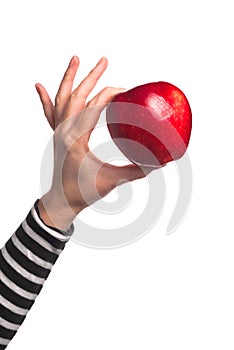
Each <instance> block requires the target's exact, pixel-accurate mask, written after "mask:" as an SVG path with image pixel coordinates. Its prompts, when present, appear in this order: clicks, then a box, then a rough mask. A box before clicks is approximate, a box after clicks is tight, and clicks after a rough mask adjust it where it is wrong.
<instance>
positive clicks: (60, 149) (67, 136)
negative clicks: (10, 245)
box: [36, 56, 152, 230]
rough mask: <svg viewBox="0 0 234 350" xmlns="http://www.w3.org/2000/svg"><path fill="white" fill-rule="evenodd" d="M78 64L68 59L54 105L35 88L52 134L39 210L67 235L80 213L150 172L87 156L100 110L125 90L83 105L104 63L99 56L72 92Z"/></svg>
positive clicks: (101, 94)
mask: <svg viewBox="0 0 234 350" xmlns="http://www.w3.org/2000/svg"><path fill="white" fill-rule="evenodd" d="M79 63H80V61H79V58H78V57H77V56H74V57H73V58H72V59H71V61H70V63H69V65H68V68H67V70H66V72H65V74H64V77H63V79H62V81H61V84H60V86H59V89H58V92H57V95H56V98H55V103H54V104H53V102H52V101H51V99H50V97H49V94H48V93H47V91H46V89H45V88H44V87H43V86H42V85H41V84H36V89H37V92H38V94H39V96H40V99H41V102H42V106H43V109H44V113H45V116H46V118H47V120H48V122H49V124H50V126H51V128H52V129H53V130H54V172H53V179H52V185H51V188H50V190H49V191H48V192H47V193H45V194H44V195H43V196H42V197H41V198H40V200H39V204H38V208H39V211H40V216H41V219H42V220H43V221H44V223H45V224H47V225H49V226H53V227H56V228H58V229H61V230H67V229H68V228H69V226H70V225H71V223H72V222H73V220H74V218H75V217H76V216H77V215H78V213H79V212H81V211H82V210H83V209H84V208H86V207H87V206H89V205H90V204H92V203H94V202H95V201H97V200H98V199H100V198H101V197H104V196H105V195H107V194H108V193H109V192H110V191H111V190H112V189H114V188H115V187H116V186H118V185H120V184H121V183H123V182H126V181H133V180H136V179H140V178H143V177H144V176H146V175H147V174H148V173H149V172H150V171H152V168H150V169H149V168H148V169H147V168H144V169H143V168H140V167H139V166H137V165H135V164H129V165H125V166H115V165H111V164H108V163H103V162H102V161H101V160H100V159H98V158H97V157H96V156H95V155H94V154H93V153H92V152H90V150H89V145H88V141H89V138H90V135H91V132H92V130H93V129H94V127H95V125H96V123H97V121H98V118H99V115H100V112H101V110H102V109H103V108H104V106H105V105H106V104H107V103H109V102H110V101H111V99H112V98H113V96H114V95H115V94H117V93H119V92H120V91H123V89H119V88H113V87H106V88H104V89H103V90H101V91H100V92H99V93H98V94H97V95H96V96H95V97H93V98H92V99H91V100H90V101H89V102H87V100H88V96H89V94H90V93H91V91H92V90H93V88H94V87H95V85H96V83H97V82H98V80H99V79H100V77H101V76H102V74H103V73H104V71H105V70H106V68H107V65H108V62H107V59H106V58H105V57H103V58H102V59H101V60H100V61H99V62H98V64H97V65H96V66H95V67H94V68H93V69H92V70H91V72H90V73H89V74H88V75H87V76H86V77H85V78H84V79H83V80H82V81H81V83H80V84H79V85H78V86H77V87H76V88H75V89H74V90H73V85H74V79H75V76H76V73H77V70H78V67H79Z"/></svg>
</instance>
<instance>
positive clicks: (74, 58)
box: [69, 56, 78, 66]
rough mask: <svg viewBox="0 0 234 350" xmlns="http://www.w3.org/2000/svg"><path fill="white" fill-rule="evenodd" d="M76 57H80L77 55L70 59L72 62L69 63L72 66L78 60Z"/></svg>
mask: <svg viewBox="0 0 234 350" xmlns="http://www.w3.org/2000/svg"><path fill="white" fill-rule="evenodd" d="M76 59H78V57H77V56H73V57H72V59H71V61H70V63H69V66H71V65H72V64H73V63H74V62H75V61H76Z"/></svg>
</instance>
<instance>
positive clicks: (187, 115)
mask: <svg viewBox="0 0 234 350" xmlns="http://www.w3.org/2000/svg"><path fill="white" fill-rule="evenodd" d="M106 119H107V126H108V130H109V132H110V135H111V137H112V139H113V141H114V142H115V144H116V145H117V146H118V147H119V149H120V150H121V151H122V153H123V154H124V155H125V156H126V157H127V158H128V159H129V160H130V161H131V162H133V163H135V164H139V165H143V166H144V165H145V166H151V167H158V166H161V165H164V164H166V163H168V162H170V161H172V160H176V159H179V158H181V157H182V156H183V154H184V153H185V151H186V149H187V147H188V144H189V139H190V135H191V128H192V111H191V108H190V105H189V102H188V100H187V98H186V96H185V94H184V93H183V92H182V91H181V90H180V89H179V88H177V87H176V86H174V85H173V84H170V83H167V82H163V81H160V82H153V83H148V84H144V85H140V86H137V87H135V88H133V89H131V90H128V91H124V92H121V93H119V94H117V95H115V96H114V98H113V99H112V101H111V102H110V103H109V104H108V106H107V110H106Z"/></svg>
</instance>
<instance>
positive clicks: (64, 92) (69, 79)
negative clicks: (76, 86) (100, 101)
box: [55, 56, 80, 110]
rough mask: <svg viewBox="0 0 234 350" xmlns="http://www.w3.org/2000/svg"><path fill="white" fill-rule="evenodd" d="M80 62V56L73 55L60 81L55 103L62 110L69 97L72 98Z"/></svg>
mask: <svg viewBox="0 0 234 350" xmlns="http://www.w3.org/2000/svg"><path fill="white" fill-rule="evenodd" d="M79 63H80V61H79V58H78V57H77V56H73V57H72V59H71V61H70V63H69V65H68V67H67V70H66V72H65V73H64V76H63V79H62V81H61V83H60V86H59V89H58V92H57V95H56V97H55V105H56V107H57V108H60V109H61V110H63V108H64V106H65V104H66V103H67V100H68V98H70V95H71V92H72V86H73V83H74V79H75V76H76V72H77V69H78V67H79Z"/></svg>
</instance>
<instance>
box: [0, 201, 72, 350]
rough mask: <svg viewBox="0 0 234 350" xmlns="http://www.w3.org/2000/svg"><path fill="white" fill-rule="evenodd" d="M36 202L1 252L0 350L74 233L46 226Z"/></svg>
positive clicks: (70, 229)
mask: <svg viewBox="0 0 234 350" xmlns="http://www.w3.org/2000/svg"><path fill="white" fill-rule="evenodd" d="M37 202H38V200H37V201H36V203H35V204H34V206H33V207H32V209H31V210H30V212H29V213H28V215H27V217H26V219H25V220H24V221H23V222H22V224H21V225H20V226H19V228H18V229H17V230H16V232H15V233H14V234H13V235H12V237H11V238H10V239H9V240H8V241H7V243H6V244H5V246H4V247H3V248H2V249H1V250H0V350H2V349H5V348H6V347H7V345H8V344H9V342H10V341H11V339H12V338H13V337H14V335H15V334H16V332H17V330H18V328H19V327H20V325H21V324H22V322H23V321H24V319H25V317H26V315H27V313H28V311H29V310H30V308H31V307H32V305H33V303H34V301H35V299H36V297H37V295H38V294H39V293H40V291H41V289H42V286H43V283H44V281H45V280H46V278H47V277H48V275H49V273H50V271H51V268H52V266H53V265H54V263H55V262H56V260H57V258H58V256H59V254H60V253H61V251H62V250H63V248H64V247H65V244H66V242H67V241H68V240H69V238H70V236H71V235H72V233H73V230H74V226H73V225H71V227H70V228H69V230H68V231H67V232H62V231H60V230H57V229H56V228H52V227H49V226H46V225H45V224H44V223H43V222H42V220H41V219H40V216H39V211H38V208H37Z"/></svg>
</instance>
